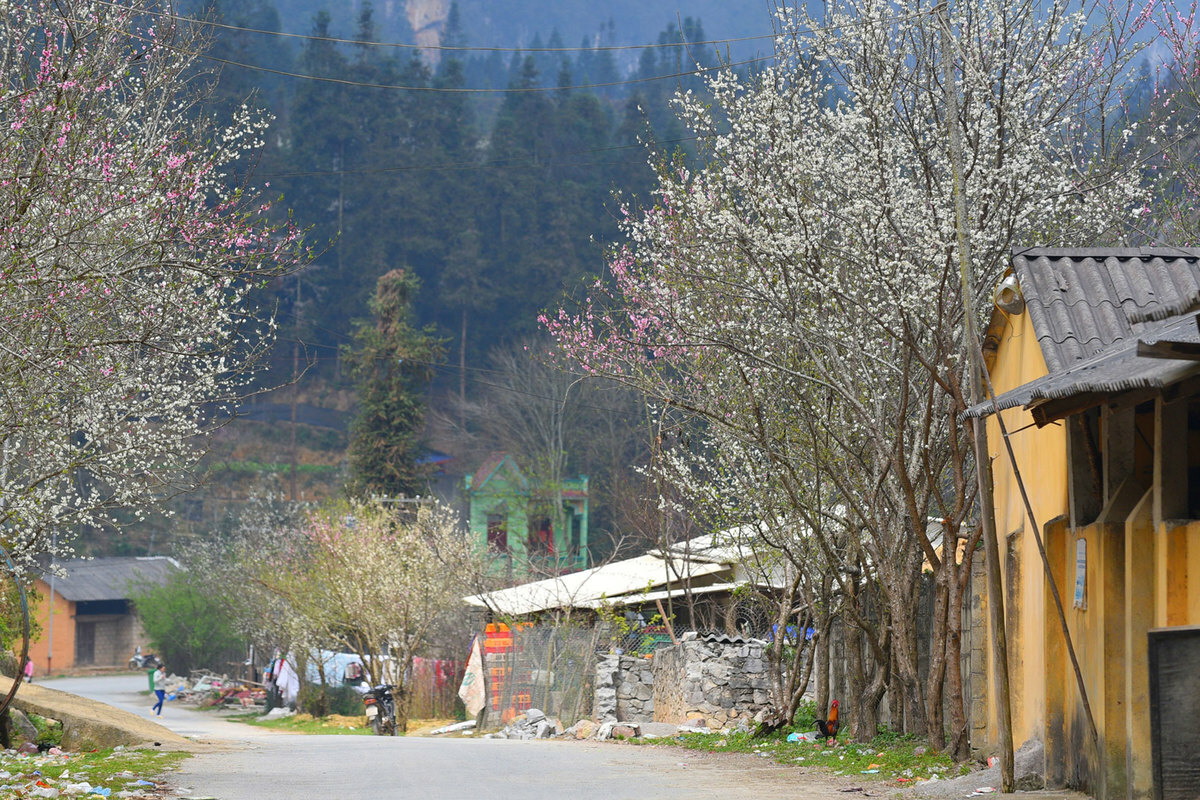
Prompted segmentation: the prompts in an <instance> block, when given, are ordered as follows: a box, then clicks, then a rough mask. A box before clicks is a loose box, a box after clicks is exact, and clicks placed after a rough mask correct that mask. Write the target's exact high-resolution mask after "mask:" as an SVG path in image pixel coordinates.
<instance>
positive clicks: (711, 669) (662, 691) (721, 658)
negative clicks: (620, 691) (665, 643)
mask: <svg viewBox="0 0 1200 800" xmlns="http://www.w3.org/2000/svg"><path fill="white" fill-rule="evenodd" d="M765 645H766V642H763V641H761V640H757V639H745V640H737V639H732V638H730V637H725V636H717V637H714V636H707V637H699V636H697V635H696V634H695V633H686V634H684V635H683V638H682V640H681V641H680V642H679V644H677V645H674V646H672V647H665V648H662V649H661V650H658V651H657V652H656V653H655V654H654V666H653V669H652V674H653V679H654V706H653V708H654V721H655V722H672V723H675V724H683V723H689V724H693V725H701V724H703V725H705V726H707V727H709V728H724V727H727V726H728V725H730V724H733V723H735V722H737V721H739V720H743V719H744V720H747V721H750V720H752V719H753V718H754V716H755V715H756V714H758V713H759V712H760V711H762V710H764V709H766V708H767V707H768V704H769V702H770V695H769V692H768V688H769V686H770V683H769V681H768V678H767V664H766V659H765V658H764V657H763V647H764V646H765Z"/></svg>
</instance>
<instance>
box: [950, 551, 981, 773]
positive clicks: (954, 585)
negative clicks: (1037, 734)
mask: <svg viewBox="0 0 1200 800" xmlns="http://www.w3.org/2000/svg"><path fill="white" fill-rule="evenodd" d="M976 541H977V540H976V539H971V540H969V541H968V542H967V547H966V549H965V551H964V553H963V560H962V564H960V565H959V567H958V574H956V575H955V576H954V579H953V580H951V581H950V584H949V594H948V597H949V600H948V602H947V624H946V659H947V661H948V662H949V665H948V669H949V672H948V675H947V678H946V698H947V702H948V703H949V705H950V743H949V747H948V748H947V754H948V755H949V756H950V757H951V758H953V759H954V760H955V761H966V760H967V758H968V757H969V756H970V755H971V741H970V729H969V727H968V726H969V723H968V720H967V707H966V697H964V696H963V675H962V624H963V614H962V605H963V590H964V588H965V586H966V581H967V579H968V578H969V577H970V575H971V566H972V565H971V561H972V556H973V555H974V549H975V548H974V544H975V542H976Z"/></svg>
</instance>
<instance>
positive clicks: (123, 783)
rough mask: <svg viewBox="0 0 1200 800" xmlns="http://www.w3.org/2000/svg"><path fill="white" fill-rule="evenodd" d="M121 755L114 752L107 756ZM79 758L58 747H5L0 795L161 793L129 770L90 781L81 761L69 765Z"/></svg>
mask: <svg viewBox="0 0 1200 800" xmlns="http://www.w3.org/2000/svg"><path fill="white" fill-rule="evenodd" d="M121 755H123V754H122V753H119V752H114V753H113V755H112V756H109V757H110V758H112V757H114V756H121ZM80 757H81V756H80V755H79V754H70V753H66V752H64V751H62V750H60V749H59V748H57V747H51V748H50V749H49V750H48V751H46V752H45V753H44V754H39V753H20V752H17V751H16V750H4V751H2V752H0V796H2V797H12V798H35V797H48V798H54V797H79V798H84V800H87V798H97V797H108V798H121V800H149V798H156V797H160V796H161V793H160V792H159V786H158V784H157V783H155V782H154V781H149V780H145V779H144V778H140V777H138V776H137V775H135V774H133V773H132V772H128V771H122V772H118V773H115V774H114V775H112V776H111V777H108V778H107V779H104V780H98V781H96V782H95V783H93V782H92V780H90V772H91V768H90V767H89V766H87V765H82V764H81V765H77V766H75V767H74V768H72V764H71V761H72V759H79V758H80Z"/></svg>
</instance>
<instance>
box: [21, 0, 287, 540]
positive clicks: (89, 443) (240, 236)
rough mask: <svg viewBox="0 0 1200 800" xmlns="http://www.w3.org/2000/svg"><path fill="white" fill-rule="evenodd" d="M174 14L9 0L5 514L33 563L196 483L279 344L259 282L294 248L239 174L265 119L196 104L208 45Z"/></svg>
mask: <svg viewBox="0 0 1200 800" xmlns="http://www.w3.org/2000/svg"><path fill="white" fill-rule="evenodd" d="M168 11H169V9H168V8H167V7H166V6H162V5H160V4H159V3H157V2H155V0H125V1H123V2H116V3H113V2H106V1H104V0H65V1H64V2H58V3H53V4H47V3H41V2H35V0H4V1H3V2H0V354H2V355H0V386H2V387H3V388H2V389H0V526H2V527H3V531H4V533H3V540H4V542H5V544H6V545H7V546H9V548H10V549H11V550H13V551H14V552H15V553H16V555H17V556H18V557H19V558H22V559H28V558H30V557H32V556H34V555H36V554H38V553H42V552H46V551H48V550H50V549H51V541H52V531H57V532H58V533H57V541H58V544H59V546H60V547H62V546H63V545H64V541H65V540H66V539H67V538H68V537H67V536H65V535H64V533H66V532H69V531H71V530H77V529H78V528H79V527H80V526H83V525H93V526H104V525H112V524H115V522H116V512H117V511H118V510H122V509H132V510H133V511H134V512H135V513H136V512H137V510H138V509H142V508H145V507H146V506H147V505H148V504H151V503H153V502H154V501H155V499H156V498H158V497H160V496H161V495H162V493H163V492H164V491H171V490H174V489H176V488H179V487H181V486H186V485H187V483H188V468H189V466H190V465H192V464H193V462H194V460H195V458H196V457H197V450H196V447H195V445H196V443H197V441H198V440H199V439H200V438H201V437H202V436H203V434H204V433H205V432H206V431H207V430H209V429H210V428H211V427H212V426H213V425H215V424H219V423H220V421H221V420H223V419H228V417H229V414H230V412H231V410H232V408H233V407H234V406H235V405H236V401H237V399H238V396H239V394H242V393H244V391H245V387H246V378H247V375H248V371H249V370H250V369H251V368H252V367H253V365H254V363H255V361H256V359H257V358H258V357H259V356H260V355H262V354H263V352H264V351H265V348H266V347H267V346H268V345H269V344H270V341H271V336H272V334H273V330H274V323H273V320H271V319H270V318H265V317H262V316H260V315H259V314H258V313H257V311H256V309H255V308H254V307H253V305H252V304H251V302H250V301H249V294H250V292H251V290H252V289H253V288H254V287H255V286H256V285H258V284H259V283H261V282H262V281H264V280H266V279H267V278H269V277H270V276H272V275H274V274H276V273H277V272H278V271H279V270H281V269H283V268H284V267H286V266H287V265H288V264H289V263H290V262H291V261H293V260H294V258H295V257H296V250H297V244H298V234H297V232H296V230H295V229H294V228H292V227H291V226H290V225H288V224H284V225H282V226H272V225H269V224H267V223H266V222H265V214H266V212H267V209H268V204H266V203H265V202H263V201H262V200H261V199H260V197H259V196H258V195H257V194H256V193H255V192H254V191H252V190H251V189H249V188H247V187H236V186H235V183H236V182H235V181H233V180H232V178H231V177H230V175H229V174H227V169H228V165H231V164H233V163H234V162H236V161H238V160H239V159H243V158H244V157H246V156H248V155H250V154H252V153H253V152H254V151H255V150H256V149H257V148H259V147H260V145H261V141H260V135H261V133H262V131H263V129H264V128H265V126H266V120H265V119H264V118H263V117H261V116H260V115H256V114H254V113H252V112H250V111H248V110H245V109H243V111H242V112H240V113H239V114H238V115H237V117H236V118H235V119H233V120H229V121H227V122H224V123H219V122H218V121H216V120H213V119H210V118H208V117H207V116H205V115H204V114H203V113H202V111H201V110H200V108H199V107H198V105H197V102H196V101H197V95H196V90H195V87H196V85H197V76H198V73H199V70H198V69H197V63H198V62H197V58H198V50H200V49H201V48H202V47H203V42H202V41H201V38H200V37H199V36H198V35H197V34H196V33H195V32H194V31H192V30H190V29H188V28H186V27H183V26H182V25H181V24H179V23H178V22H177V21H176V20H175V18H173V17H170V16H167V15H165V13H166V12H168ZM231 186H232V187H234V188H231Z"/></svg>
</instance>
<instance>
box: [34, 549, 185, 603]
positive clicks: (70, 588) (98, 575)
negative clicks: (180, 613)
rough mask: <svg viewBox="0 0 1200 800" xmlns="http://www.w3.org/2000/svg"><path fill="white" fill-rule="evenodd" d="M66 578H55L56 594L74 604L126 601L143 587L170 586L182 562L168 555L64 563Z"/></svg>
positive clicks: (59, 563)
mask: <svg viewBox="0 0 1200 800" xmlns="http://www.w3.org/2000/svg"><path fill="white" fill-rule="evenodd" d="M58 566H59V567H60V568H61V569H62V570H63V572H65V573H66V576H65V577H61V578H55V579H54V592H55V594H60V595H62V596H63V597H65V598H66V599H67V600H70V601H72V602H76V603H78V602H81V601H89V600H126V599H128V598H129V595H130V594H132V592H133V590H134V589H136V588H137V587H138V586H139V585H140V584H144V583H149V584H158V585H161V584H163V583H166V580H167V576H168V575H169V574H170V572H171V570H173V569H179V564H178V562H176V561H175V559H173V558H167V557H166V556H151V557H146V558H96V559H75V560H72V561H60V562H58Z"/></svg>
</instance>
